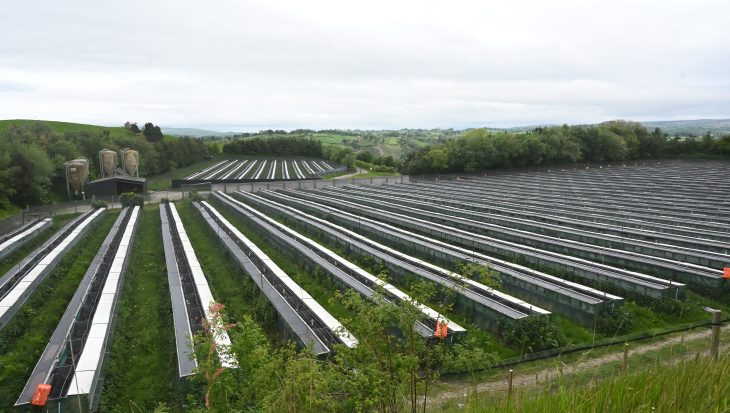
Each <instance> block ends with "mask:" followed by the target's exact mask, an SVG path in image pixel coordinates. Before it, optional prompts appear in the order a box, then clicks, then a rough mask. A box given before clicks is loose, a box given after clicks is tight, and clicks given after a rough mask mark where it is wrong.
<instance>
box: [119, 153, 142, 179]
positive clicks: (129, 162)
mask: <svg viewBox="0 0 730 413" xmlns="http://www.w3.org/2000/svg"><path fill="white" fill-rule="evenodd" d="M122 167H123V168H124V170H125V171H127V173H128V174H129V175H130V176H136V177H138V178H139V152H137V151H135V150H134V149H125V150H123V151H122Z"/></svg>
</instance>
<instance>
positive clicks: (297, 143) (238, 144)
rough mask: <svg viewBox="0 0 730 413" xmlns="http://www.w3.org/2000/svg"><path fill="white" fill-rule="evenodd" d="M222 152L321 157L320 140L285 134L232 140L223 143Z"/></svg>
mask: <svg viewBox="0 0 730 413" xmlns="http://www.w3.org/2000/svg"><path fill="white" fill-rule="evenodd" d="M223 152H224V153H231V154H239V155H274V156H311V157H314V158H322V157H323V150H322V142H320V141H318V140H314V139H309V138H302V137H286V136H273V137H270V138H262V137H255V138H249V139H236V140H232V141H229V142H226V143H225V144H224V145H223Z"/></svg>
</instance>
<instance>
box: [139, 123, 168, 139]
mask: <svg viewBox="0 0 730 413" xmlns="http://www.w3.org/2000/svg"><path fill="white" fill-rule="evenodd" d="M142 134H143V135H144V137H145V138H147V141H149V142H160V141H161V140H162V139H163V138H164V136H163V135H162V129H160V127H159V126H155V125H154V124H153V123H152V122H147V123H145V124H144V130H143V131H142Z"/></svg>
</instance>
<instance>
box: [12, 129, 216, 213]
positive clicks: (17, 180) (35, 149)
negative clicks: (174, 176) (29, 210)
mask: <svg viewBox="0 0 730 413" xmlns="http://www.w3.org/2000/svg"><path fill="white" fill-rule="evenodd" d="M145 129H147V128H145ZM151 130H152V131H154V127H153V128H152V129H151ZM152 140H154V141H150V140H149V139H148V138H146V137H145V136H144V135H143V134H141V133H140V134H135V133H132V132H129V133H121V134H119V133H115V134H112V133H110V131H109V130H103V131H102V132H100V133H95V132H90V131H84V130H81V131H71V132H64V133H59V132H56V131H54V130H53V129H51V128H50V127H49V126H48V125H47V124H45V123H43V122H37V123H33V124H31V125H15V124H12V125H10V126H8V128H7V129H5V130H4V131H3V132H2V134H0V209H4V208H7V207H9V206H10V205H11V204H14V205H18V206H24V205H34V204H41V203H47V202H49V201H51V200H52V199H53V198H54V197H53V194H54V191H55V193H56V194H65V188H66V185H65V179H66V177H65V166H64V163H65V162H67V161H70V160H72V159H76V158H86V159H88V160H89V178H90V179H92V180H93V179H96V178H98V174H99V163H98V152H99V150H101V149H103V148H107V149H111V150H114V151H119V150H121V149H124V148H131V149H135V150H137V151H138V152H139V154H140V159H141V161H140V174H141V175H142V176H146V175H156V174H160V173H164V172H167V171H170V170H172V169H174V168H178V167H182V166H187V165H190V164H192V163H194V162H196V161H199V160H202V159H204V158H205V157H206V156H207V154H208V149H207V146H206V144H205V142H204V141H201V140H199V139H193V138H168V139H158V136H156V135H154V136H153V137H152Z"/></svg>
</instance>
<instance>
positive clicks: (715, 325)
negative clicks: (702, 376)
mask: <svg viewBox="0 0 730 413" xmlns="http://www.w3.org/2000/svg"><path fill="white" fill-rule="evenodd" d="M710 312H711V313H712V341H711V343H710V357H712V359H713V360H717V356H718V350H719V348H720V317H721V316H722V311H720V310H712V311H710Z"/></svg>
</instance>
